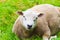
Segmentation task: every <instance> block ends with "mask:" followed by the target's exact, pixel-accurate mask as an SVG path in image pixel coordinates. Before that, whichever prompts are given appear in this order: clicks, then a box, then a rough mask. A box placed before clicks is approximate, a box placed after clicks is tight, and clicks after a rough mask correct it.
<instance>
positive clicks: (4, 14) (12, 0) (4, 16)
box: [0, 0, 60, 40]
mask: <svg viewBox="0 0 60 40" xmlns="http://www.w3.org/2000/svg"><path fill="white" fill-rule="evenodd" d="M46 3H48V4H53V5H55V6H60V0H0V40H19V39H18V37H17V36H16V35H15V34H13V33H12V27H13V24H14V22H15V20H16V18H17V17H18V15H16V13H15V12H16V11H17V10H21V11H24V10H26V9H28V8H31V7H32V6H34V5H36V4H46ZM57 35H58V38H56V40H60V33H58V34H57ZM32 39H33V40H40V39H41V38H39V37H38V36H34V37H32ZM53 40H54V39H53Z"/></svg>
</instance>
